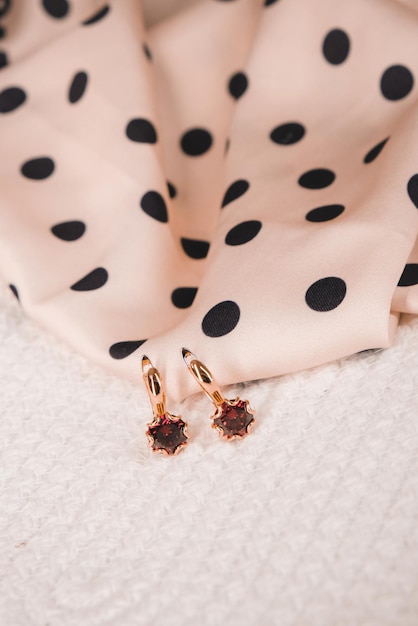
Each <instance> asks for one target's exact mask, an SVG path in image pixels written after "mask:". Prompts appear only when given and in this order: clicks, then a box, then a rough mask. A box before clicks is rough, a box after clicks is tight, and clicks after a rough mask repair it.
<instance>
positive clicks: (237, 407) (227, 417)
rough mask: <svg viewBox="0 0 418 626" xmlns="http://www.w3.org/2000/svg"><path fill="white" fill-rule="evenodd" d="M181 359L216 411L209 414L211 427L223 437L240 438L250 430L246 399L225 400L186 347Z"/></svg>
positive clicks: (252, 422)
mask: <svg viewBox="0 0 418 626" xmlns="http://www.w3.org/2000/svg"><path fill="white" fill-rule="evenodd" d="M182 354H183V359H184V362H185V363H186V365H187V367H188V369H189V371H190V372H191V374H192V375H193V377H194V378H195V379H196V380H197V382H198V383H199V385H200V387H201V388H202V389H203V391H204V392H205V394H206V395H207V396H208V398H209V399H210V400H211V401H212V402H213V404H214V405H215V408H216V411H215V413H214V414H213V415H212V416H211V419H212V420H213V422H212V428H215V429H216V430H217V431H218V432H219V434H220V435H221V437H224V438H225V439H228V440H230V439H241V438H242V437H245V435H248V433H249V432H250V430H251V428H252V426H253V424H254V421H255V418H254V413H255V411H253V410H252V408H251V407H250V404H249V402H248V400H241V399H240V398H235V399H234V400H226V398H224V397H223V395H222V393H221V392H220V390H219V387H218V385H217V384H216V381H215V379H214V378H213V376H212V374H211V372H210V371H209V369H208V368H207V367H206V365H204V364H203V363H202V362H201V361H198V359H197V358H196V357H195V356H194V354H192V353H191V352H190V350H187V349H186V348H183V349H182Z"/></svg>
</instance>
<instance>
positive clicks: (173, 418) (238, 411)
mask: <svg viewBox="0 0 418 626" xmlns="http://www.w3.org/2000/svg"><path fill="white" fill-rule="evenodd" d="M182 355H183V359H184V362H185V364H186V365H187V368H188V370H189V372H190V373H191V374H192V375H193V377H194V378H195V379H196V381H197V382H198V384H199V385H200V387H201V388H202V389H203V391H204V392H205V394H206V395H207V396H208V398H209V399H210V400H211V401H212V402H213V404H214V405H215V409H216V410H215V413H214V414H213V415H212V416H211V419H212V428H215V429H216V430H217V431H218V432H219V434H220V435H221V437H223V438H225V439H227V440H231V439H238V438H242V437H244V436H245V435H247V434H248V433H249V432H250V429H251V428H252V426H253V424H254V411H253V410H252V409H251V407H250V405H249V402H248V400H241V399H240V398H235V399H234V400H226V399H225V398H224V396H223V395H222V393H221V392H220V390H219V387H218V385H217V384H216V381H215V379H214V378H213V376H212V374H211V372H210V371H209V370H208V368H207V367H206V366H205V365H203V363H202V362H201V361H198V360H197V359H196V357H195V356H194V355H193V354H192V353H191V352H190V350H187V349H186V348H182ZM142 374H143V378H144V383H145V387H146V389H147V392H148V395H149V399H150V402H151V407H152V412H153V416H154V419H153V421H152V422H150V423H149V424H148V425H147V426H148V429H147V431H146V434H147V437H148V441H149V446H150V447H151V448H152V450H153V451H155V452H162V453H163V454H166V455H169V456H171V455H174V454H177V453H178V452H180V450H182V449H183V448H184V447H185V446H186V445H187V439H188V433H187V422H185V421H183V420H182V418H181V415H171V413H169V412H168V411H167V410H166V408H165V404H166V399H165V391H164V387H163V384H162V380H161V375H160V373H159V371H158V370H157V368H155V367H154V366H153V364H152V363H151V361H150V359H149V358H148V357H147V356H146V355H145V354H144V356H143V357H142Z"/></svg>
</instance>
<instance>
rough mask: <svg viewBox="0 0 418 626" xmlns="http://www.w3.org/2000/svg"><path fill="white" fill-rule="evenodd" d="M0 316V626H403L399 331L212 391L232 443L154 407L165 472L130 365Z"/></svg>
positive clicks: (407, 590)
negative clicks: (178, 423) (384, 340)
mask: <svg viewBox="0 0 418 626" xmlns="http://www.w3.org/2000/svg"><path fill="white" fill-rule="evenodd" d="M1 303H2V313H1V316H0V341H1V346H2V347H1V352H0V355H1V356H0V359H1V361H0V368H1V381H2V391H1V400H0V403H1V404H0V414H1V420H0V428H1V433H0V441H1V442H2V443H1V448H2V453H1V466H2V470H1V474H0V480H1V487H0V493H1V500H0V559H1V566H0V572H1V583H0V624H1V625H2V626H46V625H47V624H48V626H145V625H147V626H148V625H150V626H151V625H155V624H164V626H196V625H199V626H221V625H228V626H256V625H257V626H258V625H262V626H354V625H355V626H416V624H417V623H418V559H417V554H418V525H417V516H418V499H417V494H418V436H417V435H418V432H417V430H418V429H417V415H418V393H417V378H418V375H417V372H418V369H417V368H418V320H416V319H415V320H413V319H408V320H403V322H402V323H401V325H400V328H399V330H398V334H397V338H396V342H395V345H394V346H393V347H392V348H390V349H387V350H382V351H378V352H367V353H363V354H359V355H356V356H355V357H352V358H350V359H345V360H343V361H340V362H336V363H333V364H330V365H328V366H323V367H321V368H317V369H315V370H311V371H308V372H303V373H300V374H297V375H292V376H286V377H282V378H278V379H272V380H268V381H263V382H259V383H252V384H247V385H242V386H238V387H236V388H235V389H232V390H230V393H228V394H227V395H228V397H234V393H235V391H238V393H239V394H240V396H241V397H243V398H249V399H250V400H251V403H252V405H253V406H254V407H255V408H256V409H257V423H256V426H255V427H254V431H253V433H252V434H251V435H250V436H249V437H248V438H247V439H244V440H242V441H239V442H230V443H228V442H224V441H220V440H219V439H218V436H217V434H216V433H215V432H214V431H213V430H211V428H210V420H209V416H210V414H211V406H210V404H209V402H208V401H207V399H206V398H205V397H203V395H200V396H194V397H192V398H189V399H188V400H187V401H186V402H185V403H183V405H181V406H179V405H177V406H176V405H175V404H172V403H170V406H169V410H170V411H172V412H181V414H182V415H183V417H184V418H185V419H187V420H188V422H189V431H190V435H191V442H190V445H189V446H188V448H186V449H185V450H184V451H183V452H182V453H181V454H180V455H179V456H178V457H176V458H164V457H161V456H158V455H153V454H152V453H151V451H150V450H149V449H148V448H147V443H146V438H145V435H144V430H145V428H146V422H147V421H149V420H150V417H151V414H150V408H149V404H148V399H147V397H146V394H145V391H144V390H143V388H142V384H141V381H140V367H139V361H138V386H134V385H132V384H130V383H128V382H126V381H123V380H119V379H115V378H112V377H110V376H109V375H107V374H104V373H103V372H102V371H100V370H99V369H97V368H94V367H92V366H91V365H90V364H88V363H87V362H86V361H85V360H84V359H83V358H82V357H80V356H78V355H76V354H74V353H72V352H70V351H69V349H68V348H66V347H65V346H63V345H61V344H59V343H58V342H57V340H55V339H54V338H53V337H52V336H51V335H49V334H47V333H45V332H44V331H42V330H40V329H39V328H38V326H37V325H36V324H35V323H34V322H32V321H30V320H27V319H25V318H24V317H23V315H22V313H21V311H20V310H19V307H18V304H17V303H16V302H14V301H12V298H11V297H9V294H6V293H4V292H2V294H1ZM214 373H215V374H216V372H214ZM184 375H185V376H186V375H188V373H187V372H186V371H185V374H184Z"/></svg>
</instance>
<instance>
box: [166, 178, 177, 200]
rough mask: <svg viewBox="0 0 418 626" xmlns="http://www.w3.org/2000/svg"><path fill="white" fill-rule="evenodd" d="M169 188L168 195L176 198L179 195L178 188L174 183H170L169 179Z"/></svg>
mask: <svg viewBox="0 0 418 626" xmlns="http://www.w3.org/2000/svg"><path fill="white" fill-rule="evenodd" d="M167 189H168V195H169V196H170V198H175V197H176V196H177V189H176V188H175V186H174V185H173V183H170V181H169V180H168V181H167Z"/></svg>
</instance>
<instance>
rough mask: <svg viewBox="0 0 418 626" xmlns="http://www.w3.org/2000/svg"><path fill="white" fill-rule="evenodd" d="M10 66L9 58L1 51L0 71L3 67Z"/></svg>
mask: <svg viewBox="0 0 418 626" xmlns="http://www.w3.org/2000/svg"><path fill="white" fill-rule="evenodd" d="M8 64H9V60H8V58H7V54H6V53H5V52H3V51H2V50H0V70H1V68H2V67H6V65H8Z"/></svg>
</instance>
